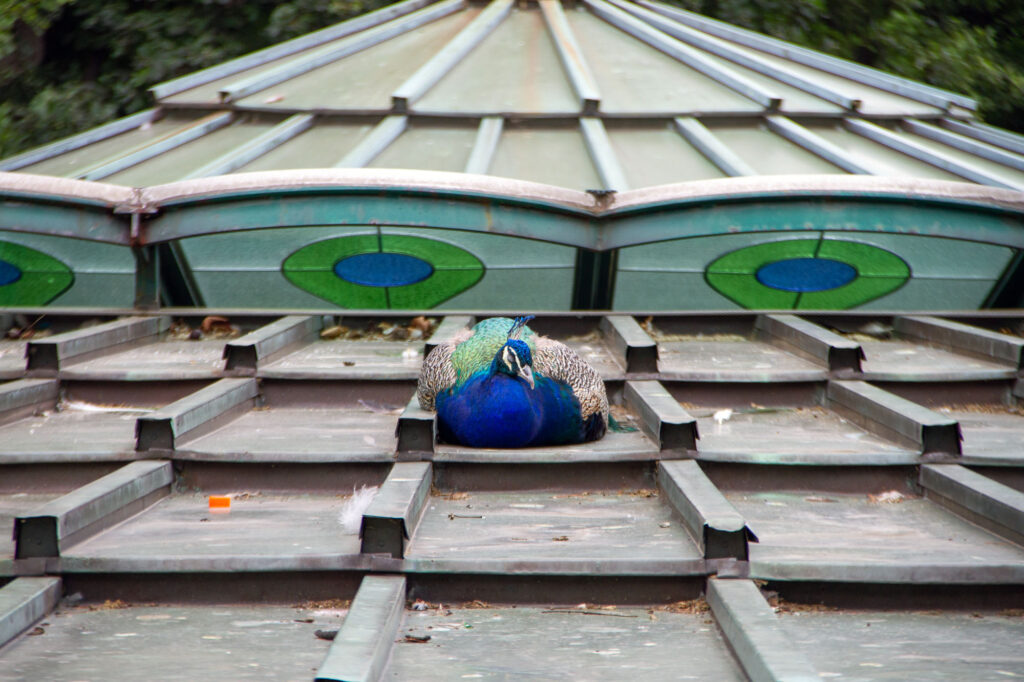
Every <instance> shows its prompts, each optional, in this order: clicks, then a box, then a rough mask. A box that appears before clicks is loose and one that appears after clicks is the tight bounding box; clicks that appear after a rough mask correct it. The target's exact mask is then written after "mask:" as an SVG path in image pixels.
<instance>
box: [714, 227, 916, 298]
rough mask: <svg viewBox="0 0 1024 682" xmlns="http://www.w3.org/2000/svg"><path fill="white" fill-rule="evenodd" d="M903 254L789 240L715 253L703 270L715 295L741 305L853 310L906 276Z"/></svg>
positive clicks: (833, 242)
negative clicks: (723, 253)
mask: <svg viewBox="0 0 1024 682" xmlns="http://www.w3.org/2000/svg"><path fill="white" fill-rule="evenodd" d="M910 274H911V273H910V266H908V265H907V264H906V263H905V262H904V261H903V259H902V258H900V257H899V256H897V255H896V254H894V253H892V252H891V251H886V250H885V249H880V248H878V247H877V246H871V245H870V244H864V243H861V242H851V241H843V240H834V239H789V240H784V241H775V242H768V243H765V244H756V245H754V246H748V247H745V248H742V249H738V250H736V251H732V252H730V253H727V254H725V255H724V256H721V257H719V258H718V259H717V260H715V261H713V262H712V263H711V264H710V265H708V267H707V269H706V270H705V272H704V275H705V277H706V278H707V281H708V284H710V285H711V286H712V287H714V289H715V290H716V291H718V293H720V294H722V295H723V296H726V297H728V298H729V299H731V300H732V301H735V302H736V303H738V304H739V305H741V306H743V307H744V308H799V309H805V310H810V309H826V308H828V309H837V310H843V309H847V308H853V307H856V306H859V305H862V304H864V303H867V302H868V301H872V300H874V299H876V298H880V297H882V296H885V295H886V294H889V293H892V292H893V291H896V290H897V289H899V288H900V287H901V286H903V284H904V283H906V281H907V280H908V279H910Z"/></svg>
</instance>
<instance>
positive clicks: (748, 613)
mask: <svg viewBox="0 0 1024 682" xmlns="http://www.w3.org/2000/svg"><path fill="white" fill-rule="evenodd" d="M708 604H709V605H710V606H711V610H712V612H713V613H714V614H715V619H716V620H717V621H718V625H719V627H720V628H721V629H722V633H723V634H724V635H725V638H726V641H728V642H729V646H730V647H731V648H732V650H733V652H734V653H735V654H736V657H737V658H738V659H739V661H740V664H741V665H742V666H743V670H744V672H746V673H747V676H748V677H749V678H750V679H751V680H752V682H774V681H776V680H780V681H781V680H785V681H786V682H810V681H811V680H819V679H821V678H820V677H819V676H818V674H817V672H816V671H815V670H814V668H813V667H812V666H811V664H810V662H809V661H808V660H807V659H806V658H805V657H804V656H803V655H801V653H799V652H798V651H797V650H796V647H795V646H794V645H793V643H792V642H791V641H790V640H789V638H788V637H786V634H785V632H784V631H783V630H782V628H781V627H780V626H779V621H778V616H776V615H775V611H774V610H773V609H772V607H771V606H769V605H768V602H767V601H765V599H764V597H763V596H761V591H760V590H759V589H758V587H757V585H756V584H754V582H753V581H750V580H723V579H715V578H711V579H710V580H708Z"/></svg>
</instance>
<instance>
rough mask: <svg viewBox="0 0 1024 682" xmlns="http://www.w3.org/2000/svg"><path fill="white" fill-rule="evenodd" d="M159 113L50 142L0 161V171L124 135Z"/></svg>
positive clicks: (141, 114) (143, 113)
mask: <svg viewBox="0 0 1024 682" xmlns="http://www.w3.org/2000/svg"><path fill="white" fill-rule="evenodd" d="M161 113H162V112H161V111H160V110H159V109H147V110H146V111H140V112H139V113H137V114H132V115H131V116H126V117H124V118H121V119H118V120H116V121H113V122H111V123H108V124H106V125H102V126H100V127H98V128H93V129H92V130H86V131H85V132H84V133H79V134H78V135H73V136H71V137H66V138H64V139H63V140H57V141H56V142H52V143H50V144H48V145H44V146H42V147H36V148H35V149H30V150H29V151H27V152H24V153H22V154H18V155H17V156H12V157H10V158H8V159H4V160H3V161H0V171H13V170H18V169H19V168H24V167H25V166H31V165H32V164H34V163H39V162H40V161H45V160H46V159H51V158H53V157H55V156H59V155H60V154H66V153H68V152H70V151H74V150H75V149H81V148H82V147H85V146H86V145H90V144H92V143H94V142H99V141H101V140H106V139H107V138H109V137H113V136H115V135H120V134H121V133H126V132H128V131H129V130H133V129H134V128H138V127H139V126H141V125H144V124H146V123H152V122H153V121H156V120H157V119H159V118H160V115H161Z"/></svg>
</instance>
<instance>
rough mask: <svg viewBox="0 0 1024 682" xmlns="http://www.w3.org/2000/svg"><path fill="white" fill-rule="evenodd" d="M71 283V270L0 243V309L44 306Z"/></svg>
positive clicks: (38, 253)
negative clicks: (1, 307)
mask: <svg viewBox="0 0 1024 682" xmlns="http://www.w3.org/2000/svg"><path fill="white" fill-rule="evenodd" d="M74 279H75V277H74V275H73V274H72V273H71V269H70V268H69V267H68V266H66V265H64V264H63V263H61V262H60V261H59V260H57V259H56V258H54V257H53V256H50V255H47V254H45V253H43V252H42V251H37V250H35V249H32V248H29V247H27V246H22V245H21V244H13V243H11V242H2V241H0V306H37V305H46V304H47V303H49V302H50V301H52V300H53V299H55V298H57V297H58V296H59V295H61V294H62V293H64V292H65V291H66V290H67V289H68V287H70V286H71V283H72V282H74Z"/></svg>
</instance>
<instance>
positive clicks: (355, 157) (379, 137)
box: [334, 116, 409, 168]
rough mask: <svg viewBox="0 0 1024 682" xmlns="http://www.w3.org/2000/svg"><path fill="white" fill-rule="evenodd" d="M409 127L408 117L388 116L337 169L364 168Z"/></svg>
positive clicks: (343, 158) (350, 152)
mask: <svg viewBox="0 0 1024 682" xmlns="http://www.w3.org/2000/svg"><path fill="white" fill-rule="evenodd" d="M408 125H409V118H408V117H407V116H386V117H385V118H384V119H383V120H382V121H381V122H380V123H378V124H377V127H375V128H374V129H373V130H371V131H370V133H369V134H368V135H367V136H366V137H364V138H363V139H362V140H361V141H360V142H359V144H357V145H356V146H355V148H354V149H352V150H351V151H349V153H348V154H346V155H345V156H344V157H342V159H341V160H340V161H338V163H336V164H335V165H334V167H335V168H363V167H365V166H366V164H368V163H370V162H371V161H373V160H374V159H375V158H377V156H379V155H380V153H381V152H383V151H384V150H385V149H387V147H388V145H390V144H391V143H392V142H394V141H395V140H397V139H398V137H399V136H400V135H401V134H402V133H404V132H405V129H406V127H407V126H408Z"/></svg>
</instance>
